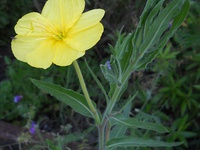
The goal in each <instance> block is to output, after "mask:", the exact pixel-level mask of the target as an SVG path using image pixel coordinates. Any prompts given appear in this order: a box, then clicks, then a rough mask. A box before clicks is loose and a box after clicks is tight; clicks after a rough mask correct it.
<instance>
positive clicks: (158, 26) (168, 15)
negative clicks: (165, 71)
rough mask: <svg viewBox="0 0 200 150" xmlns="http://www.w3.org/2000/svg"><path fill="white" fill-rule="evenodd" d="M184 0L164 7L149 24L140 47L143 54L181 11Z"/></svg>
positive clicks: (178, 0)
mask: <svg viewBox="0 0 200 150" xmlns="http://www.w3.org/2000/svg"><path fill="white" fill-rule="evenodd" d="M181 3H182V0H176V1H172V2H171V3H170V4H169V5H168V6H167V7H166V8H164V9H163V10H162V11H161V12H160V13H159V14H158V16H157V18H156V19H155V20H154V22H153V24H152V25H151V26H149V28H148V31H147V33H146V35H147V36H146V37H145V40H144V42H143V43H142V44H141V46H140V48H139V52H140V53H141V54H143V53H145V52H146V51H147V50H148V49H149V48H151V47H152V46H154V44H156V42H158V41H159V38H160V37H161V36H162V34H163V32H164V31H165V30H166V29H167V28H168V26H169V23H170V21H171V20H172V19H173V18H174V17H175V16H176V15H177V14H178V13H179V11H180V9H179V8H180V6H181Z"/></svg>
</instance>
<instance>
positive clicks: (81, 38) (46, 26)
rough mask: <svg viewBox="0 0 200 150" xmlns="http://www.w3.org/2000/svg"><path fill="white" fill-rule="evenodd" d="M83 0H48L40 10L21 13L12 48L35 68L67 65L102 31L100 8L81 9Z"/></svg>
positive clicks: (88, 46)
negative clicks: (39, 11) (25, 13)
mask: <svg viewBox="0 0 200 150" xmlns="http://www.w3.org/2000/svg"><path fill="white" fill-rule="evenodd" d="M84 7H85V1H84V0H48V1H47V2H46V4H45V6H44V8H43V10H42V13H41V14H39V13H36V12H32V13H29V14H27V15H25V16H23V17H22V18H21V19H19V21H18V22H17V24H16V26H15V32H16V33H17V35H16V36H15V38H14V39H13V40H12V44H11V45H12V46H11V47H12V51H13V54H14V56H15V57H16V58H17V59H19V60H20V61H23V62H27V63H28V64H29V65H31V66H33V67H37V68H44V69H46V68H48V67H49V66H50V65H51V64H52V63H54V64H56V65H58V66H67V65H70V64H71V63H72V62H73V61H74V60H76V59H78V58H79V57H81V56H83V55H84V54H85V51H86V50H88V49H90V48H91V47H93V46H94V45H95V44H96V43H97V42H98V41H99V40H100V37H101V35H102V33H103V25H102V24H101V23H100V20H101V19H102V18H103V16H104V13H105V12H104V10H102V9H93V10H90V11H88V12H84V13H83V10H84Z"/></svg>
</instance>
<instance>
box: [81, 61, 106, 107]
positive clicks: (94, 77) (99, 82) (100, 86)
mask: <svg viewBox="0 0 200 150" xmlns="http://www.w3.org/2000/svg"><path fill="white" fill-rule="evenodd" d="M85 64H86V66H87V68H88V70H89V72H90V74H91V75H92V77H93V79H94V80H95V81H96V83H97V85H98V86H99V88H100V89H101V91H102V92H103V94H104V96H105V98H106V102H107V103H108V101H109V98H108V95H107V92H106V90H105V89H104V87H103V85H102V84H101V81H99V79H98V78H97V76H96V75H95V73H94V72H93V71H92V69H91V68H90V67H89V65H88V63H87V61H86V60H85Z"/></svg>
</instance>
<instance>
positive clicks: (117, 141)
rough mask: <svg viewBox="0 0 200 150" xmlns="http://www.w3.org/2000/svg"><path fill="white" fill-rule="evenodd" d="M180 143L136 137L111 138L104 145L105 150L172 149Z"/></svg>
mask: <svg viewBox="0 0 200 150" xmlns="http://www.w3.org/2000/svg"><path fill="white" fill-rule="evenodd" d="M181 144H182V143H181V142H163V141H156V140H150V139H143V138H138V137H122V138H113V139H110V140H109V141H108V142H107V143H106V148H107V149H112V148H120V147H173V146H178V145H181Z"/></svg>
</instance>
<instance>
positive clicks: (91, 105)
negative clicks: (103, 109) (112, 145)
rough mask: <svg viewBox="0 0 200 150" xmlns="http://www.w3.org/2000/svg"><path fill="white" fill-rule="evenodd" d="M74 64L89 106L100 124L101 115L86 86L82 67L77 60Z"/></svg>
mask: <svg viewBox="0 0 200 150" xmlns="http://www.w3.org/2000/svg"><path fill="white" fill-rule="evenodd" d="M73 65H74V68H75V70H76V74H77V76H78V79H79V82H80V84H81V88H82V90H83V94H84V95H85V99H86V100H87V103H88V106H89V108H90V110H91V111H92V113H93V115H94V119H95V122H96V124H97V125H99V124H100V118H99V115H98V113H97V110H96V109H95V107H94V105H93V104H92V100H91V99H90V96H89V93H88V90H87V88H86V85H85V81H84V79H83V75H82V73H81V69H80V67H79V65H78V63H77V61H76V60H75V61H74V62H73Z"/></svg>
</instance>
